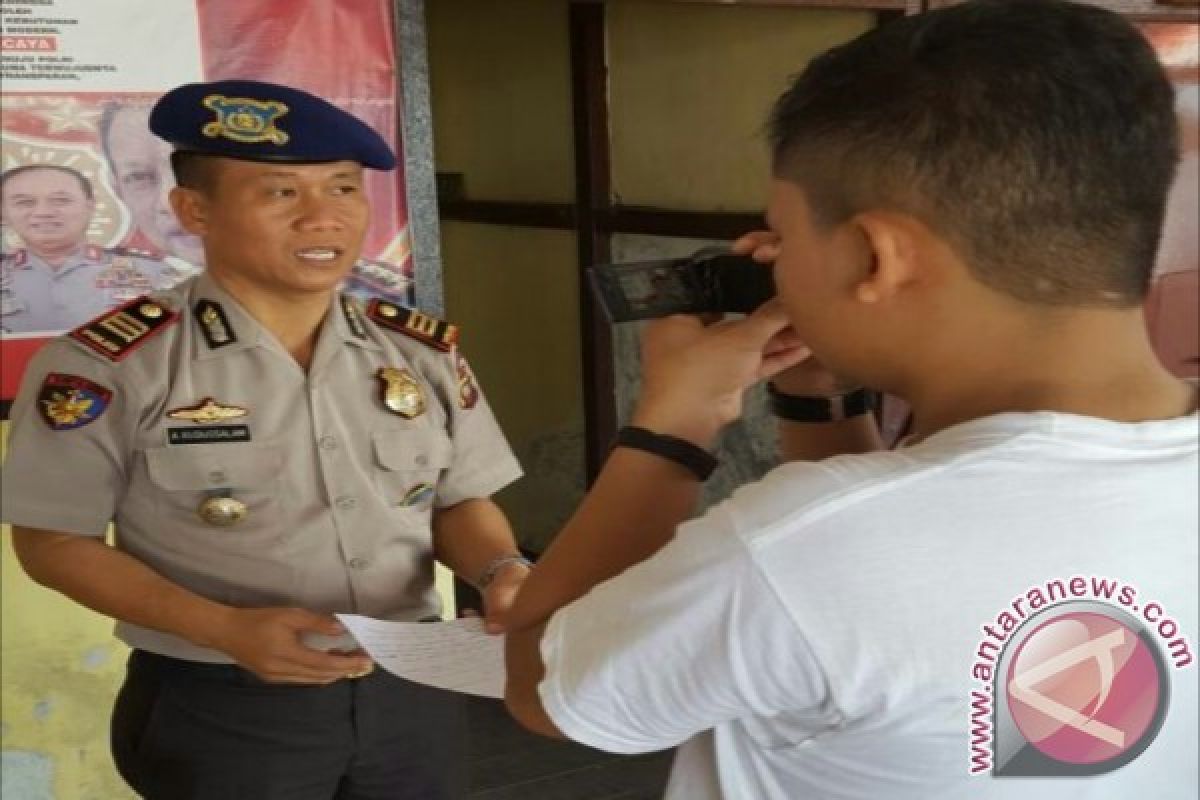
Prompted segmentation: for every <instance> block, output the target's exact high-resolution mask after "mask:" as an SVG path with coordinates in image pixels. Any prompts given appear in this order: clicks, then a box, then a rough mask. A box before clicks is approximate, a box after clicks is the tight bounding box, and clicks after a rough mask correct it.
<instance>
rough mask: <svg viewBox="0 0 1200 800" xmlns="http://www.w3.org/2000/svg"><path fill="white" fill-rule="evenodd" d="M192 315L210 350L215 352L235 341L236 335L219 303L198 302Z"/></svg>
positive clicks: (209, 301)
mask: <svg viewBox="0 0 1200 800" xmlns="http://www.w3.org/2000/svg"><path fill="white" fill-rule="evenodd" d="M192 313H193V314H194V315H195V317H196V322H197V323H199V325H200V333H202V334H203V335H204V341H206V342H208V346H209V348H210V349H212V350H216V349H217V348H220V347H224V346H225V345H227V344H233V343H234V342H236V341H237V334H236V333H235V332H234V330H233V326H232V325H230V324H229V318H228V317H226V316H225V309H223V308H221V304H220V303H217V302H216V301H214V300H198V301H196V306H195V307H194V308H193V309H192Z"/></svg>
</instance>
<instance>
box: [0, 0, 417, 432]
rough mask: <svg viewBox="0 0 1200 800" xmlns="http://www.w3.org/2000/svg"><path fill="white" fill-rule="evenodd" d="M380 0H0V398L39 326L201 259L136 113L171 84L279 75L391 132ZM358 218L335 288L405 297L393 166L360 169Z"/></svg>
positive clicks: (47, 331)
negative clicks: (364, 215)
mask: <svg viewBox="0 0 1200 800" xmlns="http://www.w3.org/2000/svg"><path fill="white" fill-rule="evenodd" d="M392 13H393V12H392V3H391V0H323V2H320V3H296V2H293V0H122V1H121V2H120V3H109V2H96V0H3V2H2V3H0V29H2V33H0V78H2V81H3V82H2V84H0V86H2V87H3V92H2V93H0V110H2V112H3V114H2V116H0V181H2V184H0V259H2V260H0V367H2V368H0V405H2V406H3V407H4V408H7V405H8V402H9V401H11V399H12V397H13V396H14V395H15V394H16V391H17V387H18V385H19V383H20V377H21V373H22V372H23V370H24V366H25V364H26V363H27V362H28V360H29V358H30V357H31V356H32V355H33V353H34V352H35V351H36V350H37V348H38V347H40V346H41V345H42V344H43V343H44V342H45V341H47V340H48V339H49V338H50V337H53V336H56V335H58V334H60V333H62V332H63V331H66V330H70V329H72V328H74V327H76V326H78V325H80V324H82V323H83V322H86V321H87V320H89V319H91V318H92V317H94V316H96V315H97V314H99V313H102V312H103V311H105V310H107V309H108V308H111V307H112V306H114V305H118V304H120V303H122V302H125V301H127V300H129V299H132V298H133V297H136V296H138V295H140V294H143V293H145V292H147V291H153V290H156V289H162V288H168V287H170V286H171V285H173V284H175V283H177V282H179V281H181V280H184V279H186V278H188V277H190V276H191V275H194V274H196V273H197V272H198V271H200V270H202V269H203V268H204V253H203V250H202V249H201V247H200V245H199V241H198V240H197V239H196V237H194V236H192V235H191V234H188V233H187V232H185V231H183V230H182V229H181V228H180V227H179V225H178V223H177V222H176V220H175V217H174V215H173V214H172V212H171V210H170V208H169V206H168V205H167V201H166V197H167V193H168V192H169V190H170V189H171V188H172V186H173V185H174V180H173V178H172V175H171V171H170V164H169V161H168V158H169V153H170V147H169V146H168V145H167V144H166V143H164V142H162V141H161V140H159V139H157V138H156V137H155V136H153V135H152V134H151V133H150V132H149V130H148V128H147V126H146V120H147V117H148V115H149V112H150V108H151V106H152V105H153V104H154V102H155V100H156V99H157V98H158V97H159V96H160V95H161V94H162V93H163V92H165V91H167V90H168V89H171V88H172V87H174V86H177V85H179V84H182V83H188V82H192V81H201V80H221V79H229V78H247V79H253V80H262V81H270V82H275V83H283V84H288V85H291V86H295V87H298V88H301V89H304V90H307V91H309V92H312V93H313V94H316V95H319V96H321V97H324V98H326V99H327V100H329V101H331V102H333V103H334V104H336V105H338V106H340V107H341V108H343V109H345V110H346V111H349V112H350V113H352V114H355V115H356V116H358V117H359V118H360V119H362V120H363V121H364V122H366V123H367V124H369V125H371V126H372V127H373V128H375V129H376V130H377V131H379V132H380V134H382V135H383V136H384V138H385V139H386V140H387V141H388V142H389V143H391V145H392V146H393V148H394V149H395V150H396V153H397V156H398V157H400V161H401V163H403V157H402V154H401V141H400V135H399V131H398V120H399V113H400V110H399V109H398V108H397V102H398V101H397V94H398V93H397V83H398V81H399V75H398V58H397V53H396V43H395V39H394V27H393V19H392ZM366 190H367V194H368V197H369V199H370V202H371V207H372V215H373V216H372V223H371V228H370V230H369V232H368V234H367V239H366V241H365V243H364V247H363V255H362V257H361V258H360V259H359V261H358V263H356V264H355V267H354V271H353V273H352V275H351V277H350V278H349V279H348V280H347V283H346V286H345V287H344V288H345V290H346V291H349V292H351V293H355V294H361V295H368V294H369V295H383V296H387V297H389V298H390V299H394V300H396V301H398V302H401V303H404V304H411V302H412V298H413V294H414V286H413V281H412V259H411V257H410V252H409V236H408V224H407V209H406V206H405V193H404V176H403V174H402V172H401V170H400V169H399V168H398V169H397V170H396V171H395V172H386V173H383V172H377V171H374V170H369V171H368V172H367V177H366Z"/></svg>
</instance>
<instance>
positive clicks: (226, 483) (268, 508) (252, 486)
mask: <svg viewBox="0 0 1200 800" xmlns="http://www.w3.org/2000/svg"><path fill="white" fill-rule="evenodd" d="M145 452H146V471H147V474H148V477H149V478H150V482H151V484H153V489H154V491H155V494H156V505H157V508H158V511H159V513H160V515H161V516H162V518H163V520H164V521H168V522H170V523H172V524H174V525H177V526H179V528H181V529H185V530H187V529H191V530H202V531H204V532H218V531H220V532H224V533H228V535H229V536H230V537H237V538H239V539H240V538H245V536H246V534H248V533H252V532H262V531H268V530H274V531H276V532H281V531H282V527H283V526H282V523H283V520H282V519H281V518H280V514H279V508H278V505H279V498H278V494H279V484H280V475H281V473H282V470H283V454H282V452H281V451H280V449H279V447H277V446H275V445H265V444H247V443H240V442H239V443H224V444H211V445H203V444H189V445H185V446H179V445H176V446H174V447H153V448H148V449H147V450H146V451H145ZM220 495H227V496H228V497H230V498H232V499H233V500H236V501H237V502H239V503H241V504H243V505H244V506H245V512H246V514H245V517H243V518H242V519H241V520H239V521H237V522H234V523H233V524H231V525H229V526H227V527H225V526H220V525H213V524H211V523H209V522H206V521H205V520H204V518H203V517H202V516H201V505H202V504H203V503H204V502H205V501H206V500H209V499H210V498H212V497H217V496H220Z"/></svg>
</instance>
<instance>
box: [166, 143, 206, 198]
mask: <svg viewBox="0 0 1200 800" xmlns="http://www.w3.org/2000/svg"><path fill="white" fill-rule="evenodd" d="M215 162H216V156H210V155H207V154H205V153H196V152H193V151H191V150H173V151H171V172H173V173H174V174H175V183H176V184H178V185H179V186H182V187H183V188H185V189H195V190H196V191H199V192H205V193H211V192H212V190H213V188H214V187H215V186H216V176H215V170H216V163H215Z"/></svg>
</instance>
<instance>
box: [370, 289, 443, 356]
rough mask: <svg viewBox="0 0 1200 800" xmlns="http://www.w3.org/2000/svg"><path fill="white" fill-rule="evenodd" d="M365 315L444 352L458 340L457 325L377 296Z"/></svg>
mask: <svg viewBox="0 0 1200 800" xmlns="http://www.w3.org/2000/svg"><path fill="white" fill-rule="evenodd" d="M367 316H368V317H370V318H371V320H372V321H373V322H376V323H378V324H380V325H382V326H383V327H385V328H390V329H391V330H394V331H399V332H400V333H403V334H405V335H406V336H411V337H412V338H413V339H416V340H417V341H420V342H424V343H425V344H427V345H429V346H430V347H433V348H435V349H437V350H441V351H442V352H445V353H449V352H450V350H451V349H452V348H453V347H454V343H455V342H457V341H458V326H457V325H451V324H450V323H449V322H445V321H443V320H440V319H437V318H436V317H431V316H429V315H428V314H422V313H421V312H420V311H417V310H416V309H412V308H405V307H404V306H398V305H396V304H395V303H389V302H387V301H386V300H380V299H379V298H375V299H374V300H372V301H371V302H370V304H369V305H368V306H367Z"/></svg>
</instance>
